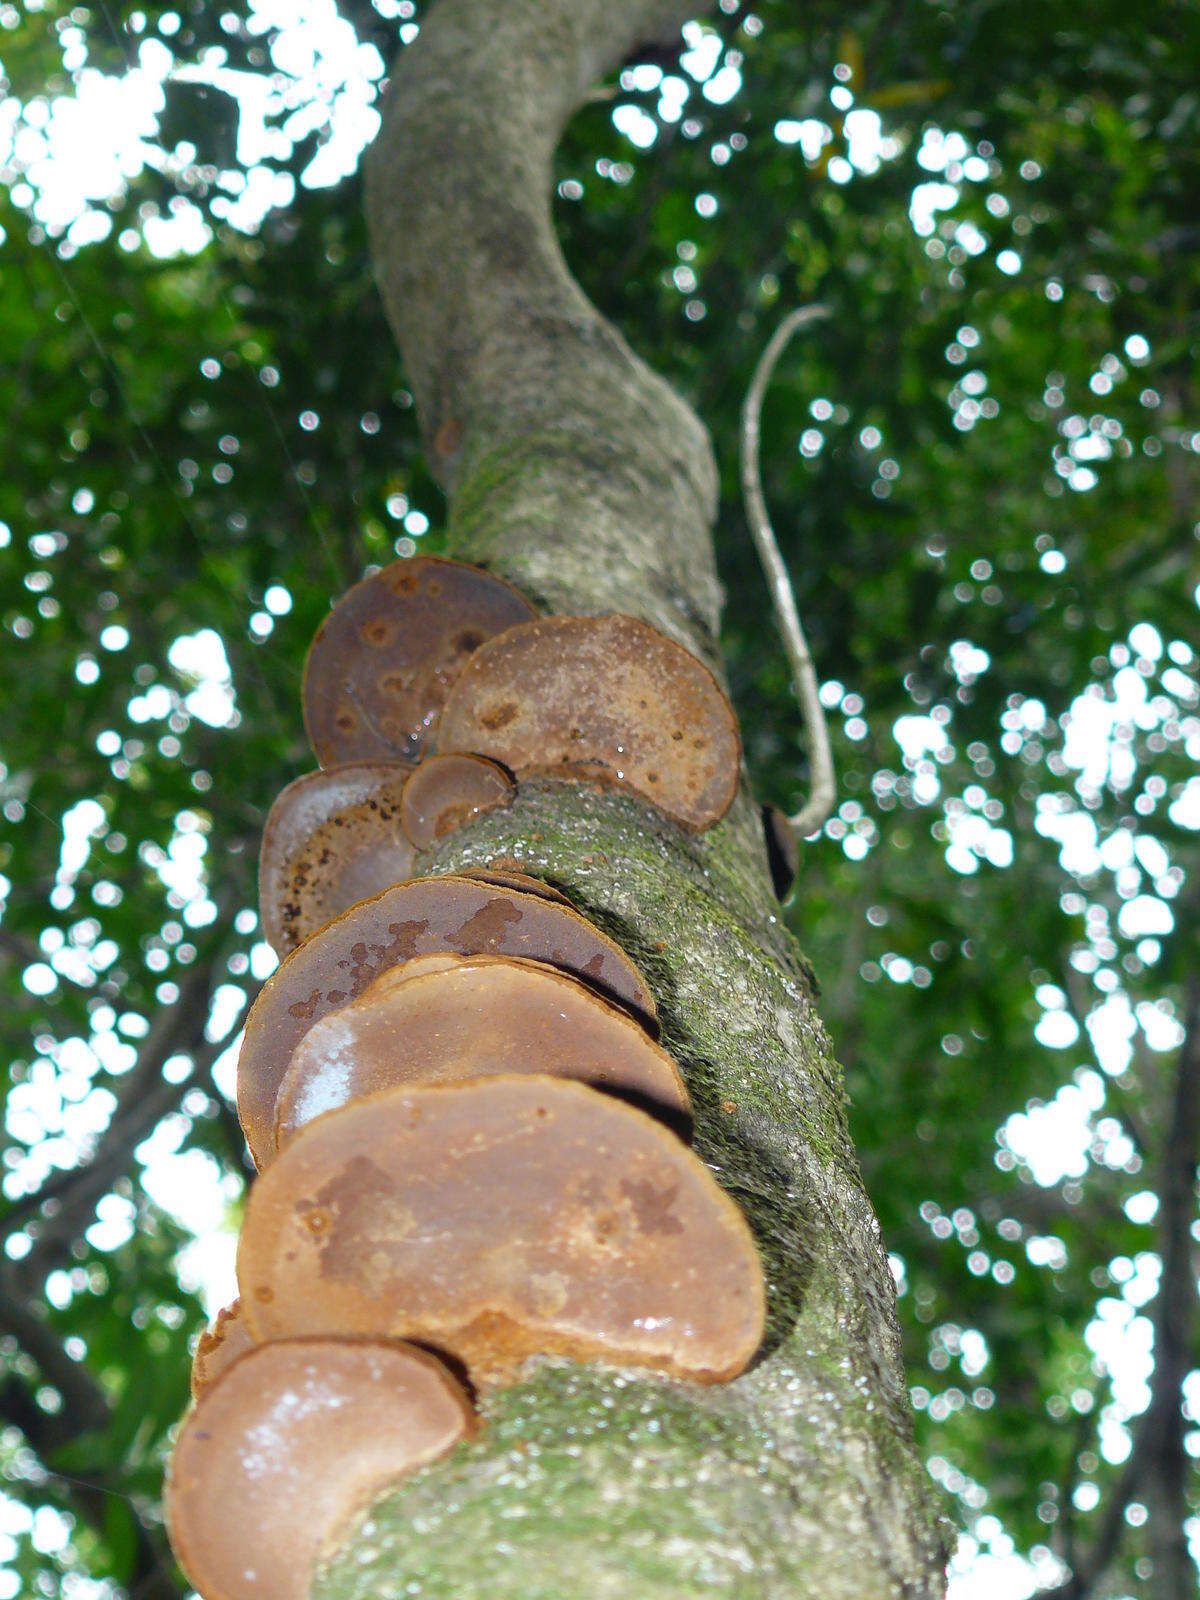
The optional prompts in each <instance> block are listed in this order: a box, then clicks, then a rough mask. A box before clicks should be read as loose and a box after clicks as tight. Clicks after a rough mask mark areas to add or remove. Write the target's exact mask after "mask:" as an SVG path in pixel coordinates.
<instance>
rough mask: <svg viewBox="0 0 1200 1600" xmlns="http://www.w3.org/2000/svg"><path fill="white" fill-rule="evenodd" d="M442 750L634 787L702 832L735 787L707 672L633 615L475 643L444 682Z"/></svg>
mask: <svg viewBox="0 0 1200 1600" xmlns="http://www.w3.org/2000/svg"><path fill="white" fill-rule="evenodd" d="M438 749H439V750H469V751H473V752H474V753H475V754H476V755H485V756H491V757H492V758H493V760H496V761H502V762H503V763H504V765H505V766H506V767H508V768H509V769H510V770H511V771H512V772H515V773H516V775H517V777H518V778H520V777H524V776H525V775H526V774H530V775H534V774H537V773H543V774H548V775H550V776H556V777H575V778H583V779H590V780H592V781H595V782H597V783H606V784H614V785H616V786H617V787H619V788H622V789H629V790H632V791H633V792H634V793H635V794H638V795H640V796H641V797H642V798H643V799H645V800H648V801H650V803H651V804H652V805H654V806H657V808H658V809H659V810H660V811H662V812H665V814H666V815H667V816H668V817H670V818H672V820H673V821H675V822H678V823H680V824H682V825H683V826H684V827H686V828H691V829H693V830H695V831H700V830H702V829H704V828H710V827H711V826H712V825H713V823H714V822H717V821H719V820H720V818H721V817H723V816H724V815H725V813H726V811H728V809H729V807H730V805H731V804H732V801H733V797H734V794H735V793H736V791H737V785H738V774H739V767H740V762H741V740H740V738H739V736H738V728H737V719H736V718H735V717H734V714H733V708H732V707H731V706H730V704H729V701H728V700H727V699H726V697H725V695H724V693H723V692H722V690H721V688H720V685H719V684H718V683H717V680H716V679H715V678H714V677H713V675H712V673H711V672H710V671H709V670H708V668H707V667H706V666H705V665H704V664H703V662H701V661H698V660H697V659H696V657H695V656H693V655H692V654H690V652H689V651H687V650H685V649H684V648H683V647H682V645H678V644H676V643H675V642H674V640H672V639H668V638H667V636H666V635H665V634H662V633H659V631H658V630H657V629H656V628H652V627H650V626H649V624H647V623H645V622H639V621H638V620H637V618H635V617H625V616H620V615H617V614H613V615H610V616H604V617H546V618H543V619H542V620H541V621H538V622H526V623H522V624H520V625H519V626H517V627H513V628H509V629H508V631H507V632H506V633H503V634H500V635H498V636H497V637H496V638H494V639H491V640H489V641H488V643H487V644H485V645H482V646H481V647H480V648H479V649H478V650H477V651H476V652H475V654H474V655H473V656H472V657H471V659H470V661H469V662H467V664H466V666H465V667H464V669H463V671H462V674H461V676H460V677H459V679H458V682H457V683H456V684H455V685H454V687H453V688H452V689H451V691H450V693H449V695H448V696H447V699H446V705H445V709H444V710H443V712H442V720H441V725H440V727H439V730H438Z"/></svg>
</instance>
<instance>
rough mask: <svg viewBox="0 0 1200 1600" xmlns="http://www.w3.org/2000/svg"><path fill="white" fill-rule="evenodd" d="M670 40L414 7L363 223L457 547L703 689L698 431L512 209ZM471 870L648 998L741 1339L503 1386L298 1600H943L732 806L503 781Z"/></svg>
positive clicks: (513, 4) (707, 618)
mask: <svg viewBox="0 0 1200 1600" xmlns="http://www.w3.org/2000/svg"><path fill="white" fill-rule="evenodd" d="M684 15H686V10H685V8H682V7H680V6H678V5H676V4H674V3H673V0H669V3H668V0H625V3H624V4H614V3H613V0H603V3H602V0H504V3H503V4H502V5H497V6H489V5H486V4H484V3H483V0H439V4H438V5H437V6H436V7H435V8H434V10H433V11H432V13H431V15H430V18H429V20H428V21H427V22H426V24H425V26H424V30H423V32H422V36H421V38H420V40H419V41H418V43H417V45H415V46H414V47H413V48H412V49H411V51H410V52H409V58H408V59H406V60H405V61H404V62H403V70H402V71H400V72H398V74H397V80H396V82H394V83H393V85H392V88H391V91H390V95H389V104H388V107H387V110H386V112H385V119H384V128H383V131H382V133H381V137H380V141H379V144H378V146H377V148H376V151H375V152H374V153H373V156H372V161H371V167H370V171H369V204H368V210H369V216H370V220H371V223H372V232H373V238H374V241H375V250H376V256H377V269H378V273H379V277H380V281H381V287H382V289H383V292H384V296H385V300H386V301H387V303H388V307H389V312H390V314H391V316H392V320H393V323H394V325H395V326H396V329H397V335H398V338H399V340H400V344H401V348H402V351H403V353H404V356H405V361H406V370H407V373H408V376H409V379H410V381H411V382H412V383H413V386H414V389H415V392H416V395H417V399H418V404H419V405H420V406H421V408H422V412H423V415H424V417H425V425H426V434H427V438H428V440H429V442H430V448H431V457H432V459H433V460H434V462H435V465H437V466H438V467H440V469H441V471H442V474H443V477H444V479H445V481H446V483H447V485H448V487H449V489H450V491H451V526H450V538H451V545H452V548H453V549H454V551H455V553H457V554H459V555H461V556H464V557H465V558H467V559H470V560H475V561H480V562H483V563H485V564H486V565H488V566H490V567H492V568H494V569H495V570H496V571H497V572H499V573H501V574H503V575H504V576H505V577H508V578H510V579H511V580H513V581H514V582H517V583H518V584H521V585H522V586H523V587H524V588H526V590H527V591H528V592H529V593H530V594H531V595H532V596H533V597H534V598H536V599H537V600H538V601H539V602H540V603H541V604H543V605H544V606H546V607H547V609H550V610H556V611H579V612H598V611H604V610H621V611H626V612H629V613H631V614H633V615H637V616H641V617H643V618H645V620H647V621H648V622H651V623H653V624H655V625H656V626H658V627H660V628H663V629H664V630H665V631H668V632H670V633H672V634H673V635H674V636H675V637H676V638H678V639H680V640H681V641H682V642H684V643H685V644H687V645H688V646H689V647H690V648H692V649H693V650H696V651H697V652H699V653H701V654H703V655H704V656H705V657H706V658H707V659H709V660H710V661H713V660H715V657H716V644H715V640H716V631H717V624H718V614H719V589H718V586H717V582H716V577H715V568H714V563H713V554H712V543H711V532H710V520H711V515H712V497H713V496H712V486H713V481H714V479H713V472H712V462H711V455H710V452H709V448H708V443H707V437H706V435H705V434H704V430H703V429H702V428H701V426H700V424H699V423H698V421H697V419H695V417H694V416H692V414H691V413H690V412H689V411H687V409H686V408H685V407H684V406H683V405H682V404H681V402H679V401H678V399H676V398H675V397H674V396H673V395H671V394H670V391H668V390H666V389H665V387H664V386H663V385H662V383H661V381H660V380H659V379H657V378H656V377H655V376H654V375H653V374H652V373H650V372H649V371H648V370H647V369H646V368H645V367H644V366H643V365H642V364H641V363H640V362H639V361H638V360H637V358H636V357H634V356H633V355H632V353H631V352H629V351H628V350H627V349H626V347H625V346H624V345H623V344H622V342H621V341H620V340H619V338H618V337H617V336H616V335H615V334H614V333H613V331H612V330H611V329H609V328H608V327H607V325H605V324H603V322H602V321H601V319H600V318H599V317H598V316H597V314H596V312H595V311H594V309H593V308H592V307H590V306H589V305H588V304H587V302H586V301H584V300H583V299H582V296H581V295H580V294H579V291H578V288H577V287H576V286H575V285H574V284H573V280H571V279H570V277H569V274H567V272H566V268H565V264H563V263H562V261H561V256H560V255H559V254H558V251H557V244H556V242H555V241H554V240H553V236H552V231H551V229H550V220H549V208H548V202H547V200H546V195H547V193H548V186H549V156H550V152H551V150H552V148H553V143H554V141H555V139H556V138H557V135H558V132H559V129H560V127H561V123H562V122H563V120H565V118H566V116H567V115H568V114H569V111H570V109H571V107H572V106H573V104H574V103H575V102H576V100H577V99H578V98H579V96H580V95H581V94H582V93H583V92H584V91H585V90H586V88H587V86H588V84H589V82H590V81H591V79H592V77H593V76H594V75H595V74H597V73H599V72H601V71H603V70H606V68H607V67H608V66H611V65H612V64H613V63H615V62H619V61H620V60H621V59H623V57H624V55H625V54H627V53H628V50H629V48H630V47H631V46H633V45H634V44H636V43H638V42H640V41H642V40H644V39H647V38H649V37H653V36H654V33H655V32H659V31H661V30H662V28H663V27H664V25H666V24H667V23H669V22H670V21H672V20H674V21H679V20H682V17H683V16H684ZM481 140H482V141H483V143H482V144H481V143H480V141H481ZM481 150H486V151H487V152H488V159H487V160H486V161H483V162H481V160H480V152H481ZM481 219H486V220H481ZM472 220H474V223H475V224H476V226H475V227H474V229H473V230H472V227H471V223H472ZM518 239H519V240H520V241H521V244H522V248H521V249H520V250H519V251H518V250H516V249H515V246H514V243H513V241H514V240H518ZM497 319H499V320H500V323H501V324H502V326H500V327H499V328H498V327H497ZM448 422H452V423H453V426H452V427H449V428H448V427H447V424H448ZM447 440H452V441H453V449H452V450H450V449H447V448H443V447H444V446H445V445H446V443H447ZM498 858H505V859H507V860H509V861H513V860H515V861H519V862H521V863H522V864H523V866H524V867H525V869H526V870H527V871H530V872H533V873H535V874H537V875H538V876H541V877H544V878H546V879H547V880H549V881H550V882H552V883H554V884H556V885H558V886H559V887H560V888H562V889H563V890H564V891H565V892H566V893H567V894H568V895H569V896H570V897H571V899H572V900H573V901H574V902H575V904H576V905H577V906H578V907H579V908H580V909H581V910H582V911H584V912H585V913H586V914H587V915H588V916H590V917H592V918H593V919H594V920H595V921H596V922H597V923H598V924H599V925H600V926H602V927H604V928H605V929H606V930H607V931H608V932H610V933H611V934H613V935H614V936H615V937H616V938H617V939H618V940H619V941H620V942H621V943H622V944H623V945H624V947H625V948H626V949H627V950H628V951H629V953H630V954H631V955H632V956H633V957H634V959H635V960H636V961H637V962H638V963H639V965H640V966H641V967H642V969H643V970H644V972H645V973H646V975H647V977H648V978H649V980H650V982H651V984H652V986H653V988H654V992H655V995H656V998H657V1000H658V1004H659V1009H660V1017H661V1023H662V1036H663V1042H664V1043H665V1045H666V1046H667V1048H668V1049H669V1050H670V1051H671V1053H672V1054H673V1055H674V1057H675V1058H676V1060H677V1061H678V1062H679V1065H680V1068H681V1070H682V1072H683V1074H684V1076H685V1078H686V1080H687V1083H688V1088H689V1090H690V1092H691V1095H692V1099H693V1103H694V1108H695V1127H696V1133H695V1148H696V1150H697V1152H698V1153H699V1155H700V1156H701V1157H702V1158H703V1159H704V1160H705V1161H706V1162H707V1163H708V1164H709V1165H710V1167H711V1168H712V1169H713V1171H714V1172H715V1173H716V1175H717V1177H718V1179H719V1181H720V1182H721V1183H722V1184H723V1185H724V1187H725V1188H726V1189H727V1190H728V1191H729V1192H730V1193H731V1194H732V1195H734V1196H735V1197H736V1198H737V1200H738V1201H739V1203H740V1204H741V1205H742V1206H743V1208H744V1210H745V1212H746V1215H747V1217H748V1218H749V1220H750V1223H751V1226H752V1227H753V1229H754V1232H755V1235H756V1238H757V1239H758V1242H759V1244H760V1247H761V1250H762V1255H763V1261H764V1267H765V1271H766V1273H767V1278H768V1297H769V1306H770V1312H769V1332H768V1338H767V1340H766V1343H765V1345H764V1348H763V1351H762V1353H761V1355H760V1357H759V1359H758V1360H757V1361H756V1363H755V1365H754V1366H753V1367H752V1369H751V1370H750V1371H749V1372H748V1373H746V1374H745V1375H744V1376H743V1377H742V1378H740V1379H738V1380H737V1381H736V1382H734V1383H730V1384H725V1385H718V1386H714V1387H712V1388H702V1387H697V1386H692V1385H687V1384H683V1383H679V1382H675V1381H672V1380H668V1379H664V1378H660V1377H658V1376H655V1375H648V1374H646V1373H641V1372H637V1371H633V1370H618V1369H614V1368H606V1367H601V1366H579V1365H574V1364H571V1363H567V1362H562V1361H549V1360H546V1361H541V1362H534V1363H531V1365H530V1369H529V1372H528V1378H527V1381H525V1382H523V1383H521V1384H520V1385H518V1386H516V1387H515V1388H512V1389H509V1390H507V1391H504V1392H503V1393H500V1394H498V1395H495V1396H492V1397H490V1398H488V1399H487V1400H486V1401H485V1402H484V1403H483V1407H482V1410H483V1418H484V1427H483V1429H482V1431H481V1432H480V1434H479V1435H478V1437H477V1438H476V1439H475V1440H473V1441H472V1442H471V1443H470V1444H468V1445H466V1446H463V1447H461V1448H460V1449H459V1450H457V1451H455V1452H454V1453H453V1454H452V1455H450V1456H449V1457H447V1458H445V1459H444V1460H442V1461H440V1462H437V1463H435V1464H434V1465H432V1466H430V1467H429V1468H427V1469H425V1470H424V1471H422V1472H420V1473H418V1474H416V1475H415V1476H414V1477H412V1478H410V1479H408V1480H406V1481H404V1482H402V1483H401V1484H399V1485H398V1486H397V1487H396V1488H395V1489H394V1490H393V1491H391V1492H390V1493H389V1494H388V1495H387V1496H385V1497H384V1498H383V1499H381V1500H379V1501H378V1502H377V1503H376V1504H375V1505H374V1506H373V1507H372V1508H371V1510H370V1512H369V1514H367V1515H366V1517H365V1518H364V1519H360V1521H359V1523H358V1524H357V1525H356V1526H355V1527H354V1528H353V1529H352V1530H349V1531H348V1533H347V1536H346V1538H345V1540H344V1542H343V1544H342V1546H341V1548H340V1550H339V1551H338V1552H337V1554H336V1555H335V1556H334V1557H333V1558H332V1560H331V1561H330V1562H329V1563H328V1564H327V1566H326V1567H325V1569H324V1571H323V1573H322V1575H321V1577H320V1578H319V1580H318V1582H317V1584H316V1588H315V1595H316V1597H317V1600H392V1597H395V1600H400V1597H407V1596H421V1597H422V1600H485V1597H486V1600H518V1597H520V1600H602V1597H608V1596H613V1597H617V1596H620V1597H622V1600H632V1597H634V1596H637V1597H638V1600H693V1597H695V1596H697V1595H702V1594H730V1595H736V1596H738V1597H744V1600H801V1597H813V1600H815V1597H817V1596H821V1597H822V1600H840V1597H843V1596H844V1597H847V1600H849V1597H851V1596H853V1597H854V1600H875V1597H878V1600H885V1597H887V1600H891V1597H901V1596H903V1597H905V1600H916V1597H924V1596H930V1597H934V1596H937V1595H939V1594H941V1593H942V1590H943V1578H942V1572H943V1567H944V1561H945V1554H946V1550H945V1544H944V1528H943V1525H942V1524H941V1523H940V1521H939V1517H938V1512H937V1507H936V1504H935V1502H934V1499H933V1496H932V1494H931V1491H930V1487H929V1484H928V1480H927V1478H926V1476H925V1473H924V1471H923V1469H922V1467H921V1465H920V1462H919V1461H918V1459H917V1457H916V1455H915V1452H914V1451H913V1448H912V1439H911V1422H910V1416H909V1411H908V1405H907V1397H906V1392H905V1387H904V1381H903V1369H902V1362H901V1352H900V1345H899V1336H898V1331H897V1326H896V1319H895V1303H894V1291H893V1286H892V1280H891V1276H890V1273H889V1271H888V1266H887V1258H886V1253H885V1251H884V1249H883V1245H882V1241H881V1239H880V1236H879V1229H878V1224H877V1222H876V1220H875V1217H874V1214H873V1212H872V1210H871V1207H870V1202H869V1201H868V1199H867V1197H866V1195H865V1193H864V1191H863V1188H862V1184H861V1181H860V1178H859V1173H858V1168H857V1164H856V1162H855V1158H854V1153H853V1150H852V1148H851V1146H850V1142H849V1138H848V1134H847V1129H846V1118H845V1107H844V1102H843V1092H842V1081H841V1075H840V1072H839V1070H838V1067H837V1065H836V1062H835V1060H834V1058H833V1055H832V1052H831V1049H830V1044H829V1040H828V1038H827V1036H826V1034H825V1032H824V1030H823V1028H822V1026H821V1023H820V1021H819V1019H818V1017H817V1014H816V1011H815V1008H814V999H815V996H814V988H813V983H812V978H811V974H810V972H809V969H808V968H807V966H806V964H805V962H804V961H803V958H802V957H801V955H800V953H799V951H798V950H797V949H796V947H795V945H794V943H793V941H792V940H791V938H790V936H789V935H788V934H787V932H786V930H785V929H784V927H783V925H782V921H781V918H780V915H779V908H778V906H777V904H776V902H775V899H774V896H773V894H772V891H771V886H770V881H769V878H768V875H767V868H766V860H765V854H764V849H763V842H762V835H761V830H760V827H759V820H758V811H757V808H756V807H755V806H754V804H753V803H752V801H751V799H750V797H749V795H748V793H747V792H746V790H745V788H744V787H743V790H742V792H741V793H740V794H739V797H738V799H737V801H736V802H735V804H734V807H733V809H732V811H731V812H730V814H729V816H728V817H727V818H726V819H725V820H724V821H723V822H722V823H720V824H719V825H718V826H717V827H715V828H713V829H711V830H710V831H709V832H707V833H704V834H702V835H698V836H697V835H689V834H686V833H684V832H682V831H681V830H680V829H678V828H677V827H675V826H674V825H673V824H671V823H670V822H668V821H667V820H666V819H664V818H663V817H661V816H660V815H658V813H656V812H655V811H654V810H652V809H651V808H650V807H648V806H646V805H644V804H643V803H642V802H641V801H639V800H637V799H636V798H634V797H631V796H627V795H622V794H618V793H614V792H610V791H604V790H600V789H598V788H595V787H592V786H588V785H582V784H573V783H563V782H553V781H548V780H547V781H538V782H531V783H524V784H522V785H521V786H520V790H519V792H518V795H517V798H516V800H515V802H514V804H513V805H512V806H511V807H510V808H509V809H507V810H504V811H501V812H492V813H489V814H488V815H487V816H485V817H483V818H481V819H479V821H478V822H476V823H475V824H474V825H473V826H472V827H470V828H468V829H464V830H463V831H462V832H460V833H458V834H457V835H455V836H454V837H453V838H452V839H450V840H448V841H447V842H446V843H445V844H444V845H443V846H442V848H441V849H440V851H439V852H438V853H437V854H436V855H435V856H433V857H431V858H430V859H429V860H428V862H427V864H426V866H427V870H428V871H430V872H436V871H446V870H450V869H453V868H455V867H459V866H463V865H468V864H476V865H479V864H483V863H485V862H488V861H491V860H495V859H498Z"/></svg>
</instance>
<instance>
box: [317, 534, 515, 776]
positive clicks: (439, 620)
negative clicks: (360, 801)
mask: <svg viewBox="0 0 1200 1600" xmlns="http://www.w3.org/2000/svg"><path fill="white" fill-rule="evenodd" d="M536 615H537V613H536V612H535V610H534V608H533V606H532V605H530V603H529V601H528V600H526V598H525V596H524V595H523V594H522V593H521V592H520V590H518V589H514V588H513V586H512V584H510V583H505V582H504V580H503V579H502V578H495V577H493V576H492V575H491V574H490V573H488V572H484V571H483V570H482V568H480V567H469V566H466V565H465V564H464V563H462V562H460V561H445V560H442V559H440V558H438V557H435V556H414V557H412V558H411V559H410V560H404V561H393V562H391V563H390V565H388V566H386V567H383V568H382V569H381V570H380V571H379V572H376V573H374V574H373V575H372V576H371V577H369V578H364V579H363V580H362V582H361V583H356V584H355V585H354V587H353V588H352V589H349V590H347V592H346V593H345V594H344V595H343V596H342V597H341V599H340V600H339V601H338V602H337V604H336V605H335V606H334V608H333V610H332V611H331V612H330V613H329V615H328V616H327V617H326V618H325V620H324V622H323V623H322V624H321V626H320V627H319V628H318V629H317V633H316V637H315V638H314V639H313V642H312V645H311V646H310V648H309V652H308V660H307V661H306V662H305V666H304V723H305V727H306V728H307V729H308V737H309V739H310V741H311V743H312V747H313V749H314V751H315V752H316V756H317V760H318V761H319V762H320V763H321V765H322V766H323V767H328V766H331V765H333V764H334V763H335V762H341V761H395V760H398V759H400V760H412V759H414V758H416V757H418V756H419V755H420V754H421V752H422V751H423V750H424V748H425V746H426V745H427V744H428V743H429V740H430V738H431V736H432V734H433V731H434V729H435V728H436V726H437V720H438V716H439V714H440V713H441V709H442V704H443V702H444V701H445V698H446V691H447V689H448V688H449V687H450V685H451V684H452V683H453V682H454V680H455V679H456V678H457V677H458V675H459V673H460V672H461V671H462V668H463V664H464V663H465V662H466V660H467V658H468V657H469V656H470V654H471V652H472V651H473V650H477V649H478V648H479V646H480V645H481V644H482V643H483V642H484V640H485V639H490V638H491V637H492V635H493V634H495V633H500V632H502V631H503V630H504V629H505V628H511V627H512V626H513V625H514V624H515V623H518V622H528V621H529V620H530V618H532V617H534V616H536Z"/></svg>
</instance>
